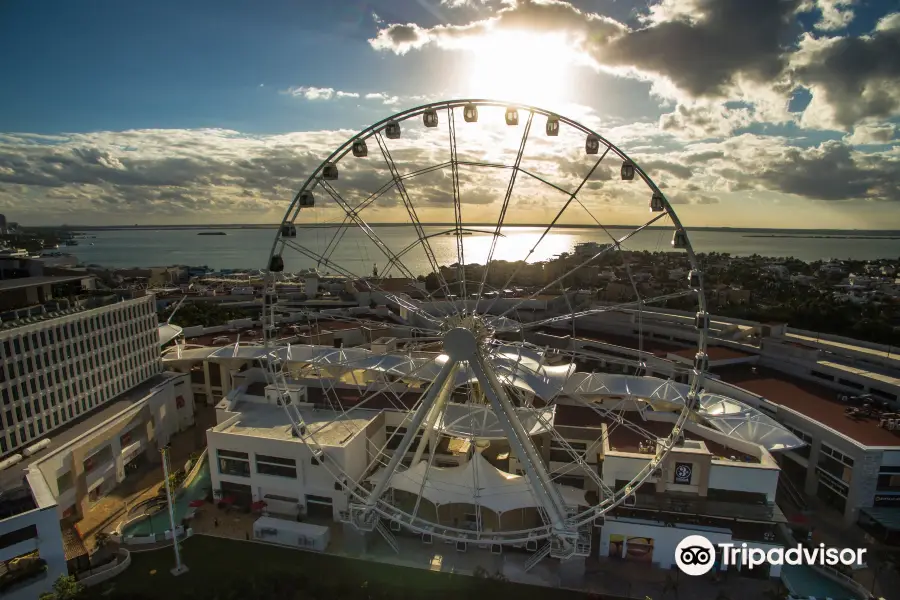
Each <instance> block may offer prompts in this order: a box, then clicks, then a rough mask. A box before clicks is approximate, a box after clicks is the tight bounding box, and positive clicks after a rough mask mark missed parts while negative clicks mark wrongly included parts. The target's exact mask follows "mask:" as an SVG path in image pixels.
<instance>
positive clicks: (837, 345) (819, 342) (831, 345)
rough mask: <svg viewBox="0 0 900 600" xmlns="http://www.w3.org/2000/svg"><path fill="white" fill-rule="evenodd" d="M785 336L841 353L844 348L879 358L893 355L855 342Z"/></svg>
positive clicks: (795, 335) (792, 335) (789, 334)
mask: <svg viewBox="0 0 900 600" xmlns="http://www.w3.org/2000/svg"><path fill="white" fill-rule="evenodd" d="M785 337H787V338H790V339H792V340H796V341H798V342H800V343H803V344H807V345H810V346H813V347H820V346H824V347H825V348H826V349H828V350H830V351H832V352H834V353H836V354H841V351H842V350H851V351H853V352H862V353H865V354H870V355H872V356H876V357H879V358H890V357H891V353H890V352H886V351H884V350H877V349H874V348H866V347H864V346H857V345H853V344H845V343H843V342H836V341H832V340H826V339H821V338H814V337H810V336H807V335H801V334H799V333H787V334H786V335H785ZM895 356H896V355H895Z"/></svg>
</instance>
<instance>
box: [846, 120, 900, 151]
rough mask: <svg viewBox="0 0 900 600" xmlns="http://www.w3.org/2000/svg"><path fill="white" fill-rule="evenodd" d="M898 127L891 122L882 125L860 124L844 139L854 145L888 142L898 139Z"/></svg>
mask: <svg viewBox="0 0 900 600" xmlns="http://www.w3.org/2000/svg"><path fill="white" fill-rule="evenodd" d="M897 133H898V128H897V126H896V125H893V124H891V123H883V124H880V125H877V124H873V125H858V126H857V127H855V128H854V129H853V133H852V134H850V135H847V136H845V137H844V140H845V141H846V142H847V143H848V144H851V145H854V146H865V145H867V144H888V143H890V142H892V141H893V140H895V139H897V137H898V136H897Z"/></svg>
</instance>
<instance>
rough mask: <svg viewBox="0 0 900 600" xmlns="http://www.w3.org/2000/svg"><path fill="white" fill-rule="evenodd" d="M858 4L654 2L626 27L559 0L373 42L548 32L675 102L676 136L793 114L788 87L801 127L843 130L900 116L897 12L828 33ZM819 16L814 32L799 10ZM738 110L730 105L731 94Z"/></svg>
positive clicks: (403, 30) (672, 124)
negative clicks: (797, 99)
mask: <svg viewBox="0 0 900 600" xmlns="http://www.w3.org/2000/svg"><path fill="white" fill-rule="evenodd" d="M858 4H859V3H858V1H857V0H753V1H747V0H660V1H659V2H657V3H655V4H652V5H651V6H649V7H648V8H647V10H646V12H643V13H641V12H638V13H636V14H637V18H636V19H635V20H634V21H633V22H632V24H625V23H622V22H619V21H616V20H615V19H612V18H610V17H608V16H605V15H603V14H600V13H598V12H590V11H587V10H580V9H578V8H576V7H575V6H573V5H572V4H570V3H569V2H565V1H563V0H506V1H505V2H503V3H502V8H501V9H500V10H497V11H495V12H494V13H493V15H492V16H490V17H487V18H481V17H473V18H472V20H470V21H468V22H463V23H457V24H438V25H434V26H430V27H425V26H422V25H419V24H416V23H394V24H388V25H384V26H383V27H381V28H380V29H379V30H378V33H377V34H376V35H375V37H373V38H372V39H370V40H369V42H370V44H371V46H372V47H373V48H374V49H376V50H380V51H388V52H393V53H395V54H406V53H407V52H410V51H413V50H418V49H421V48H424V47H425V46H429V45H431V46H435V47H438V48H441V49H444V50H467V51H474V52H478V51H484V48H485V44H486V43H488V41H489V40H491V39H494V41H495V42H496V39H497V36H498V35H506V36H508V37H504V38H502V39H503V40H504V43H509V44H511V45H513V46H515V45H516V44H534V43H539V42H538V40H537V38H535V36H539V35H542V34H553V35H555V36H559V37H560V39H562V40H564V44H565V46H566V47H567V48H568V49H569V54H568V57H567V60H569V61H570V62H572V63H575V64H582V65H585V64H586V65H589V66H592V67H593V68H595V69H597V70H602V71H606V72H610V73H613V74H615V75H618V76H622V77H629V78H635V79H639V80H645V81H649V82H651V84H652V91H653V93H654V94H655V95H657V96H659V97H660V98H663V99H665V100H667V101H673V100H674V101H675V103H676V109H675V111H674V112H672V113H669V114H668V115H664V116H663V118H661V120H660V125H661V126H662V127H663V128H664V130H667V131H672V132H677V133H678V134H679V135H680V136H681V137H687V138H697V137H704V136H725V135H730V134H731V133H732V132H733V131H734V130H735V129H736V128H740V127H743V126H746V125H748V124H750V123H753V122H769V123H785V122H790V121H797V120H799V119H800V118H801V116H800V115H799V114H792V113H790V112H788V106H789V103H790V100H791V98H792V95H793V94H794V93H795V92H796V91H797V90H798V89H805V90H807V91H808V92H809V93H810V94H811V95H812V101H811V102H810V103H809V106H808V107H807V108H806V109H805V110H804V111H803V114H802V123H803V126H805V127H807V128H821V129H839V130H844V131H847V130H849V129H852V127H853V126H854V125H857V124H860V123H863V122H865V121H866V120H868V119H873V118H876V119H887V118H891V117H893V116H896V115H898V114H900V61H897V60H896V59H895V58H894V57H895V56H898V55H900V41H898V38H900V13H893V14H888V15H885V16H883V17H882V18H881V19H880V21H879V22H878V24H877V26H876V27H875V29H874V30H873V31H872V32H871V33H870V34H868V35H863V36H857V37H851V36H849V35H848V36H832V35H831V32H837V31H840V30H842V29H846V27H847V26H848V25H849V24H851V23H852V22H853V19H854V17H855V12H854V9H855V7H856V6H857V5H858ZM808 12H816V13H818V19H817V20H816V22H815V29H816V30H817V31H818V32H827V33H828V35H827V36H826V37H818V36H817V35H815V34H813V33H805V34H802V35H801V31H802V29H801V24H800V23H799V22H798V19H797V16H798V14H801V13H808ZM735 100H740V101H743V102H744V104H745V107H744V108H742V109H727V108H725V107H724V106H723V104H724V103H726V102H728V101H735Z"/></svg>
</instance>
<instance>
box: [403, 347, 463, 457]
mask: <svg viewBox="0 0 900 600" xmlns="http://www.w3.org/2000/svg"><path fill="white" fill-rule="evenodd" d="M456 368H457V365H456V363H454V365H453V369H452V370H451V372H450V374H449V375H448V376H447V379H446V380H445V381H444V385H442V386H441V389H440V391H439V392H438V395H437V400H436V401H435V402H434V406H432V408H431V412H429V413H428V419H426V421H425V428H424V429H425V430H424V431H423V432H422V439H421V440H419V446H418V447H417V448H416V453H415V455H413V459H412V462H411V463H409V464H410V466H415V465H417V464H419V461H420V460H422V454H423V453H424V452H425V448H427V447H428V440H429V438H430V437H431V432H432V430H433V429H434V424H435V423H437V420H438V417H440V416H441V414H442V413H443V412H444V407H445V406H447V401H448V400H449V399H450V392H452V391H453V381H454V380H455V375H456ZM439 441H440V436H438V438H436V440H435V442H439Z"/></svg>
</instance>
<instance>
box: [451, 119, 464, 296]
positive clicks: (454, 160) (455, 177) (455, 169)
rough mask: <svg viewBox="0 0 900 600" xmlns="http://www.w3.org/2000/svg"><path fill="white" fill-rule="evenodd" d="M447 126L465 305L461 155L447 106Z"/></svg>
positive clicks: (459, 276)
mask: <svg viewBox="0 0 900 600" xmlns="http://www.w3.org/2000/svg"><path fill="white" fill-rule="evenodd" d="M447 127H448V130H449V137H450V171H451V172H450V175H451V186H452V188H453V190H452V191H453V220H454V222H455V223H456V229H457V231H456V234H455V236H456V279H457V281H458V282H459V285H460V286H461V292H462V299H463V306H465V305H466V299H467V298H468V292H467V290H466V252H465V248H464V244H463V239H462V238H463V236H462V233H463V231H462V226H463V221H462V202H461V201H460V197H459V156H458V154H457V149H456V117H455V113H454V111H453V109H452V108H450V107H449V106H448V107H447Z"/></svg>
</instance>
